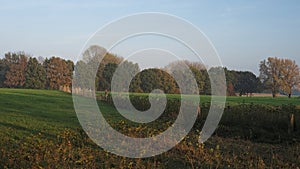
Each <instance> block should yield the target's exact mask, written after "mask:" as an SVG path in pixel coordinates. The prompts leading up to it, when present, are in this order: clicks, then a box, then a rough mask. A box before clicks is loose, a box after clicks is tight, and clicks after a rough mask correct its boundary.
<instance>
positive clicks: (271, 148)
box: [0, 89, 300, 168]
mask: <svg viewBox="0 0 300 169" xmlns="http://www.w3.org/2000/svg"><path fill="white" fill-rule="evenodd" d="M168 97H169V98H172V97H173V98H176V97H178V95H168ZM209 100H210V97H209V96H201V101H202V103H205V102H209ZM244 103H246V104H248V103H249V104H250V103H253V104H258V105H283V104H293V105H298V106H299V105H300V99H299V98H298V97H294V98H291V99H288V98H284V97H280V98H275V99H273V98H269V97H248V98H247V97H228V98H227V104H229V105H239V104H244ZM99 106H100V108H101V111H102V113H103V114H104V115H105V117H106V118H107V119H108V120H109V121H110V122H111V123H112V125H113V126H115V127H120V126H121V123H120V121H121V120H122V119H123V118H122V117H121V116H120V115H117V112H116V110H115V108H114V107H112V106H110V105H109V104H106V103H102V102H99ZM237 110H238V111H239V109H237ZM245 111H251V107H250V110H249V109H247V110H245ZM230 113H231V112H230V111H228V112H227V118H226V119H225V122H226V123H228V122H229V125H227V126H226V125H225V123H224V125H222V126H220V130H219V132H217V133H218V134H217V135H215V136H213V137H212V138H211V139H209V140H208V141H207V142H206V143H205V146H204V145H198V144H197V140H198V134H199V133H198V129H199V128H196V129H194V130H193V131H192V132H191V133H190V134H189V136H188V137H187V138H186V139H185V140H184V141H182V142H181V143H180V144H179V145H178V146H176V147H175V148H174V149H172V150H170V151H169V152H167V153H164V154H162V155H159V156H156V157H152V158H149V159H140V160H139V159H129V158H124V157H118V156H115V155H113V154H110V153H107V152H105V151H103V150H102V149H101V148H99V147H97V146H96V145H95V144H94V143H93V142H92V141H91V140H89V139H88V138H87V136H86V135H85V134H84V132H83V131H82V129H81V126H80V124H79V122H78V120H77V117H76V113H75V111H74V109H73V103H72V96H71V94H69V93H63V92H59V91H47V90H29V89H0V131H1V132H0V138H2V139H1V141H0V158H1V160H0V168H96V167H97V168H174V167H175V166H176V167H178V166H181V168H193V167H194V168H197V167H200V166H201V167H204V168H245V167H247V168H248V167H249V166H250V167H249V168H265V167H268V168H273V167H283V168H295V167H297V166H299V165H300V154H299V152H300V144H299V141H298V140H297V139H298V137H295V138H293V136H291V140H292V141H289V142H282V143H280V142H279V143H276V144H269V143H267V142H263V141H262V142H252V141H251V140H248V139H245V138H243V137H242V136H238V135H232V136H228V137H223V136H222V135H226V133H225V134H222V133H221V132H224V131H225V132H227V133H233V132H236V131H238V132H236V133H238V134H239V133H241V132H248V129H244V128H243V127H240V126H239V124H237V125H231V124H230V120H231V116H228V114H229V115H230ZM256 113H257V112H256ZM258 113H259V112H258ZM262 113H264V112H262ZM235 114H236V113H235ZM266 116H267V114H264V117H266ZM232 117H234V116H232ZM238 117H239V116H236V118H238ZM270 117H272V118H274V117H273V116H270ZM232 119H234V118H232ZM243 119H244V120H245V119H247V118H243ZM259 119H260V118H259V117H258V118H255V120H259ZM262 120H268V118H264V119H262ZM237 121H239V119H237ZM199 123H201V122H199ZM242 123H245V121H244V122H242V121H241V124H242ZM253 124H256V122H254V123H253ZM248 125H252V123H245V126H248ZM256 125H257V124H256ZM280 125H281V124H280ZM196 126H199V125H196ZM230 126H231V127H230ZM274 126H275V124H274ZM125 127H126V126H125ZM134 132H135V133H133V135H134V134H137V133H140V132H142V131H141V130H134ZM219 133H220V134H219ZM254 133H255V131H254ZM298 133H299V132H298ZM258 137H259V136H258ZM276 139H278V138H277V137H276ZM293 140H294V141H293ZM70 145H71V146H70ZM251 165H252V167H251Z"/></svg>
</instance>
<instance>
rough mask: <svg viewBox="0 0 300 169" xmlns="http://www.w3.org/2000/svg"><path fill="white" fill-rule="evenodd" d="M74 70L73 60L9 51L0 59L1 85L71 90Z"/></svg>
mask: <svg viewBox="0 0 300 169" xmlns="http://www.w3.org/2000/svg"><path fill="white" fill-rule="evenodd" d="M73 70H74V63H73V62H72V61H71V60H64V59H62V58H59V57H51V58H49V59H48V58H46V59H43V58H42V57H39V59H37V58H35V57H30V56H29V55H27V54H26V53H25V52H15V53H14V52H8V53H6V54H5V56H4V58H3V59H1V60H0V87H7V88H30V89H53V90H65V91H70V87H71V83H72V73H73Z"/></svg>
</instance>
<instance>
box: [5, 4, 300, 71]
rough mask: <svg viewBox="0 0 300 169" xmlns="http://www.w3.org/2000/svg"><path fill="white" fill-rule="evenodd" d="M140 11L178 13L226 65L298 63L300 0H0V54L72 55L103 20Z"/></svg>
mask: <svg viewBox="0 0 300 169" xmlns="http://www.w3.org/2000/svg"><path fill="white" fill-rule="evenodd" d="M138 12H164V13H169V14H173V15H176V16H179V17H182V18H184V19H186V20H188V21H190V22H192V23H193V24H194V25H196V26H197V27H198V28H199V29H200V30H202V31H203V32H204V33H205V34H206V35H207V36H208V38H209V39H210V40H211V41H212V43H213V44H214V45H215V47H216V49H217V51H218V52H219V55H220V58H221V60H222V62H223V65H225V66H226V67H228V68H229V69H235V70H250V71H252V72H254V73H256V74H257V73H258V64H259V62H260V61H261V60H263V59H265V58H267V57H268V56H277V57H284V58H290V59H293V60H296V62H297V63H298V64H300V1H298V0H289V1H284V0H251V1H248V0H247V1H242V0H236V1H232V0H227V1H209V0H207V1H201V0H194V1H182V0H181V1H179V0H178V1H176V0H172V1H171V0H152V1H150V0H149V1H142V0H140V1H138V0H137V1H128V0H123V1H121V0H120V1H115V0H110V1H101V0H94V1H91V0H90V1H89V0H86V1H79V0H73V1H58V0H44V1H38V0H26V1H17V0H7V1H0V22H1V28H0V37H1V38H0V46H1V47H0V54H1V57H3V55H4V53H5V52H8V51H25V52H26V53H29V54H31V55H34V56H44V57H51V56H53V55H55V56H60V57H63V58H65V59H72V60H74V59H75V58H76V57H77V55H78V54H79V52H80V50H81V49H82V47H83V45H84V44H85V42H86V41H87V40H88V38H89V37H90V36H91V35H92V34H93V33H94V32H95V31H96V30H98V29H99V28H100V27H102V26H104V25H105V24H106V23H108V22H110V21H112V20H115V19H118V18H120V17H123V16H126V15H130V14H134V13H138Z"/></svg>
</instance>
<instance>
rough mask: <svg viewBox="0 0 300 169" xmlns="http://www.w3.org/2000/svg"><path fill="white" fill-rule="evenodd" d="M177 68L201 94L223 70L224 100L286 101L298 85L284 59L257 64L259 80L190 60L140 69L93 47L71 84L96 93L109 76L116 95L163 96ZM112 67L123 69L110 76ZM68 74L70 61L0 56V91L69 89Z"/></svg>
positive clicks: (172, 88)
mask: <svg viewBox="0 0 300 169" xmlns="http://www.w3.org/2000/svg"><path fill="white" fill-rule="evenodd" d="M98 63H99V64H98ZM182 65H186V66H187V67H188V68H189V70H190V71H191V72H192V74H193V77H194V79H195V81H196V83H197V86H198V88H197V89H195V90H198V91H194V92H195V93H200V94H205V95H210V94H211V81H210V78H209V74H210V73H212V72H214V71H216V70H218V69H223V70H224V72H225V76H226V82H227V95H229V96H235V95H237V94H238V95H240V96H241V95H247V96H248V95H249V94H252V93H256V92H262V91H270V92H272V94H273V97H275V96H276V94H277V93H278V92H282V93H285V94H287V95H288V96H289V97H291V94H292V90H293V89H297V88H298V87H299V86H300V85H299V84H300V75H299V74H300V73H299V67H298V65H297V64H296V63H295V61H292V60H289V59H279V58H271V57H270V58H268V59H267V60H264V61H262V62H261V63H260V76H259V77H256V75H255V74H253V73H252V72H249V71H235V70H228V69H227V68H222V67H212V68H210V69H209V70H207V69H206V67H205V66H204V65H203V64H201V63H198V62H190V61H177V62H173V63H170V64H169V65H167V66H166V67H164V68H163V69H156V68H152V69H145V70H142V71H141V70H140V68H139V66H138V64H134V63H132V62H128V61H124V60H123V58H121V57H118V56H116V55H114V54H111V53H109V52H107V51H106V50H105V49H104V48H101V47H99V46H91V47H90V48H88V49H87V50H86V51H85V52H84V53H83V58H82V60H80V61H78V62H77V63H76V70H75V73H76V78H79V80H77V81H76V82H77V83H78V84H76V85H77V86H79V87H82V88H87V89H90V86H92V85H94V86H95V90H98V91H104V90H111V81H112V79H113V76H114V75H115V76H116V77H117V78H116V79H117V80H118V81H117V83H116V84H115V85H116V86H117V88H119V89H120V90H121V91H127V90H128V89H125V88H126V85H125V84H128V85H127V87H128V86H129V91H130V92H146V93H149V92H151V91H152V90H153V89H161V90H163V91H164V92H165V93H180V92H184V91H180V90H179V85H178V83H177V82H176V81H175V79H174V78H173V76H172V73H174V70H175V71H176V70H177V69H176V68H178V67H180V66H182ZM118 67H119V68H122V69H123V71H121V72H116V70H117V68H118ZM73 70H74V63H73V62H72V61H70V60H64V59H61V58H59V57H52V58H50V59H42V57H39V58H38V59H36V58H34V57H29V56H28V55H26V54H25V53H24V52H19V53H6V54H5V57H4V58H3V59H0V87H10V88H33V89H56V90H58V89H64V90H65V91H70V89H71V85H72V74H73ZM172 70H173V72H172ZM175 73H176V72H175ZM181 76H182V75H181ZM183 76H184V75H183ZM128 77H131V78H132V80H131V78H128ZM130 80H131V81H130ZM186 85H189V83H186ZM85 86H86V87H85ZM75 87H76V86H75ZM191 88H192V87H191ZM193 90H194V89H193Z"/></svg>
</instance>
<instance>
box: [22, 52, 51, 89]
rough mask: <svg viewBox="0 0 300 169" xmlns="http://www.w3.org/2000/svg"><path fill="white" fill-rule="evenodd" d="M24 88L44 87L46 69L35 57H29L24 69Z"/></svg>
mask: <svg viewBox="0 0 300 169" xmlns="http://www.w3.org/2000/svg"><path fill="white" fill-rule="evenodd" d="M25 78H26V81H25V85H24V87H25V88H31V89H44V88H45V85H46V70H45V69H44V67H43V65H41V64H40V63H39V62H38V60H37V59H36V58H32V57H30V58H29V60H28V63H27V68H26V70H25Z"/></svg>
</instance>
